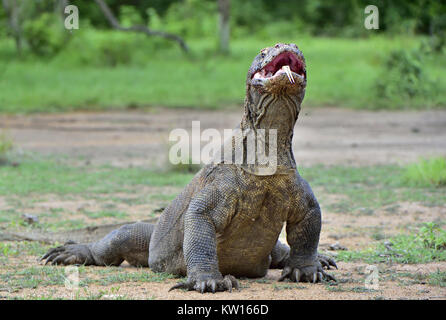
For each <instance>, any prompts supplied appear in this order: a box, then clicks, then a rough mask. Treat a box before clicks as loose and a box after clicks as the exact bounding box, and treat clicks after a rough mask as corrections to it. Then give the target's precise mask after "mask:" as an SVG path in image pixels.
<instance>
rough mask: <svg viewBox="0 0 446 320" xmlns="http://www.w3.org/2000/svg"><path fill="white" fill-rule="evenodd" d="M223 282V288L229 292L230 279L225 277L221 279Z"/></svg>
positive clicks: (230, 287) (230, 286)
mask: <svg viewBox="0 0 446 320" xmlns="http://www.w3.org/2000/svg"><path fill="white" fill-rule="evenodd" d="M223 283H224V286H225V289H227V290H228V291H229V292H232V281H231V279H229V278H228V277H225V278H224V279H223Z"/></svg>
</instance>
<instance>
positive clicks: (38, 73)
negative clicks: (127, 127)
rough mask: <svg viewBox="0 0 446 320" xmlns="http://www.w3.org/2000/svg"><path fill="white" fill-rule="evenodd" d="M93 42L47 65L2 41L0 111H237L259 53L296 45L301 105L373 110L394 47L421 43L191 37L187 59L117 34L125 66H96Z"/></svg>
mask: <svg viewBox="0 0 446 320" xmlns="http://www.w3.org/2000/svg"><path fill="white" fill-rule="evenodd" d="M75 37H76V35H75ZM98 37H99V38H106V37H108V35H107V33H104V34H103V35H102V34H101V33H100V32H99V31H96V32H90V31H86V32H83V33H81V34H80V35H79V36H77V38H75V39H73V41H72V42H71V43H70V46H69V47H68V48H67V49H66V50H65V51H63V52H62V53H61V54H60V55H59V56H57V57H55V58H54V59H53V60H45V61H42V60H37V59H36V58H34V57H28V56H26V57H25V58H23V59H22V60H19V59H18V58H16V57H15V52H14V46H13V42H12V40H6V39H3V40H0V69H1V70H3V72H2V73H0V92H1V94H0V112H6V113H28V112H36V111H45V112H47V111H49V112H52V111H67V110H75V109H100V110H102V109H125V108H135V107H137V108H138V107H150V106H166V107H195V108H220V107H222V106H227V105H237V106H239V107H240V106H241V104H242V102H243V98H244V94H245V92H244V91H245V77H246V72H247V70H248V68H249V65H250V64H251V61H252V59H253V58H254V56H255V55H256V54H257V53H258V52H259V50H260V49H261V48H263V47H266V46H270V45H273V44H275V43H276V42H296V43H297V44H298V45H299V47H300V48H301V49H302V51H303V52H304V54H305V57H306V61H307V65H308V68H307V71H308V88H307V93H306V100H305V104H307V105H310V106H311V105H340V106H346V107H352V108H376V107H377V104H376V97H375V95H374V91H373V90H371V88H372V87H373V85H374V82H375V80H376V79H377V77H379V74H380V72H381V70H382V68H383V61H384V60H385V58H386V56H387V54H388V53H389V52H390V51H392V50H394V49H397V48H415V47H417V46H418V45H419V44H420V42H421V40H422V38H416V37H396V38H390V37H384V36H380V37H370V38H367V39H342V38H320V37H309V36H303V35H300V34H295V35H289V36H287V37H274V38H272V37H271V38H258V37H257V38H255V37H251V38H248V39H235V40H233V41H232V43H231V55H230V56H228V57H224V56H220V55H216V54H215V51H214V50H215V49H214V47H215V42H214V41H213V40H210V39H200V40H190V41H189V44H190V47H191V54H190V55H189V56H186V55H185V54H184V53H182V52H181V51H180V50H179V49H178V48H177V47H176V46H171V45H163V46H161V47H160V48H157V47H156V46H155V45H154V44H153V42H151V40H149V39H147V38H146V37H145V36H143V35H134V34H125V35H122V36H116V35H114V36H110V37H109V39H108V40H107V41H109V42H110V43H109V46H110V47H117V46H120V45H121V43H122V41H124V40H123V39H120V37H125V41H124V42H125V43H126V44H128V45H129V46H127V45H126V46H125V47H126V48H129V49H128V51H129V54H130V57H128V58H126V59H124V60H125V61H124V62H125V64H119V63H118V64H117V65H114V66H104V65H101V64H100V61H99V62H98V61H97V55H96V54H95V52H96V51H94V50H93V49H91V48H90V47H89V45H91V44H94V43H95V41H96V39H97V38H98ZM92 47H94V46H93V45H92ZM89 50H93V51H89ZM85 55H87V56H85ZM95 57H96V58H95ZM445 64H446V57H445V56H444V55H436V56H430V57H429V58H428V59H427V61H426V64H425V66H424V69H425V71H426V72H427V73H428V74H429V75H430V76H431V77H432V79H434V80H435V81H436V83H437V85H438V86H439V92H440V93H439V94H438V96H435V97H431V98H432V102H431V103H429V106H437V105H440V106H443V107H444V106H445V103H444V102H445V101H446V77H445V76H444V72H443V70H442V68H438V66H439V65H445ZM390 103H391V102H390ZM427 104H428V103H427V102H426V101H422V100H416V101H415V100H414V101H404V106H410V107H415V108H425V107H426V106H427ZM392 107H394V106H392ZM397 107H402V106H397Z"/></svg>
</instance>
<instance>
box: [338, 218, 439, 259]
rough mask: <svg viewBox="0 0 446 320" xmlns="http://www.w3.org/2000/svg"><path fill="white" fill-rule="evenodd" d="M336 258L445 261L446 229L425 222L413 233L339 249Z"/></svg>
mask: <svg viewBox="0 0 446 320" xmlns="http://www.w3.org/2000/svg"><path fill="white" fill-rule="evenodd" d="M337 258H338V259H339V260H343V261H356V260H363V261H366V262H368V263H379V262H399V263H427V262H432V261H446V231H445V230H443V229H441V228H440V227H439V226H438V225H437V224H435V223H425V224H424V225H423V226H422V227H421V228H420V229H419V230H418V232H417V233H416V234H414V235H405V234H403V235H398V236H395V237H392V238H390V239H389V240H387V241H382V242H379V243H378V244H377V245H376V247H374V248H368V249H365V250H361V251H341V252H339V255H338V257H337Z"/></svg>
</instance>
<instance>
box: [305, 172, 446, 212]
mask: <svg viewBox="0 0 446 320" xmlns="http://www.w3.org/2000/svg"><path fill="white" fill-rule="evenodd" d="M299 172H300V174H301V175H302V176H303V177H304V178H305V179H306V180H307V181H308V182H309V183H310V185H311V186H312V187H313V189H314V188H318V187H319V188H321V189H322V191H321V192H318V194H317V195H318V198H319V200H320V201H321V202H322V203H323V204H326V207H327V208H328V209H329V210H331V211H334V212H341V213H346V214H354V215H372V214H373V212H374V210H376V209H378V208H385V209H387V212H388V214H389V215H391V214H393V212H395V211H396V208H395V205H396V204H397V203H398V202H401V201H410V202H420V203H422V204H424V205H426V206H441V205H445V204H446V188H444V187H441V186H440V187H436V186H433V185H430V184H427V185H413V184H412V183H409V182H408V181H407V180H406V178H405V172H406V168H405V167H404V166H398V165H379V166H368V167H346V166H331V167H324V166H313V167H308V168H307V167H304V168H299ZM327 194H338V195H341V196H342V197H341V198H340V199H337V200H336V202H334V203H330V202H329V201H325V197H326V195H327Z"/></svg>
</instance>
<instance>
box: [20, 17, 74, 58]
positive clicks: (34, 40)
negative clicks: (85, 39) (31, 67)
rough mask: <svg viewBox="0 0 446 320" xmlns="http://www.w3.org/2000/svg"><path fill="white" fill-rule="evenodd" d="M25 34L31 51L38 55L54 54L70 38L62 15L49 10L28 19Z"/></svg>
mask: <svg viewBox="0 0 446 320" xmlns="http://www.w3.org/2000/svg"><path fill="white" fill-rule="evenodd" d="M23 34H24V36H25V39H26V41H27V43H28V45H29V48H30V50H31V52H33V53H34V54H35V55H38V56H48V57H51V56H54V55H55V54H57V53H58V52H59V51H60V50H61V49H62V48H63V46H64V45H65V43H66V42H67V41H68V39H69V37H68V36H67V35H68V33H67V31H66V30H65V29H64V27H63V24H62V21H61V19H60V17H59V16H57V15H56V14H54V13H48V12H45V13H42V14H41V15H40V16H39V17H37V18H35V19H30V20H28V21H27V22H26V23H25V24H24V27H23Z"/></svg>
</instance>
